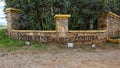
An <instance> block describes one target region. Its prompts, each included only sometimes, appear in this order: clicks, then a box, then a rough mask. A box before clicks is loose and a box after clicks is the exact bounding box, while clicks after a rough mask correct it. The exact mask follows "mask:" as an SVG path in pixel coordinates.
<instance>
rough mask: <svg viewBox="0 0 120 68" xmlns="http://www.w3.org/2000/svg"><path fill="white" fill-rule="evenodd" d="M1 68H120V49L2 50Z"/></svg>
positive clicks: (0, 55)
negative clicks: (84, 50) (86, 50)
mask: <svg viewBox="0 0 120 68" xmlns="http://www.w3.org/2000/svg"><path fill="white" fill-rule="evenodd" d="M0 68H120V50H119V49H118V50H111V51H93V52H83V51H82V52H81V51H79V50H77V49H63V50H53V51H42V52H41V51H37V50H17V51H14V52H9V53H8V52H7V53H6V52H0Z"/></svg>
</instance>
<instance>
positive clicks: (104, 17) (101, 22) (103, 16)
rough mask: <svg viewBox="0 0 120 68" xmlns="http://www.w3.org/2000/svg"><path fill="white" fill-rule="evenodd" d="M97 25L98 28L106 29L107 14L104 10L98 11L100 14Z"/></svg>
mask: <svg viewBox="0 0 120 68" xmlns="http://www.w3.org/2000/svg"><path fill="white" fill-rule="evenodd" d="M97 27H98V29H99V30H106V29H107V15H106V14H105V13H104V12H103V13H100V15H99V17H98V21H97Z"/></svg>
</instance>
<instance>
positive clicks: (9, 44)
mask: <svg viewBox="0 0 120 68" xmlns="http://www.w3.org/2000/svg"><path fill="white" fill-rule="evenodd" d="M4 31H5V30H4V29H2V30H0V50H4V51H14V50H18V49H21V48H24V46H25V41H18V40H14V39H11V38H10V37H8V36H7V35H5V33H4ZM30 47H31V48H32V49H47V47H48V46H47V45H46V44H41V43H39V44H36V43H32V44H31V45H30Z"/></svg>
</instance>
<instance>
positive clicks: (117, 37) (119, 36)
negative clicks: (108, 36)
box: [112, 35, 120, 39]
mask: <svg viewBox="0 0 120 68" xmlns="http://www.w3.org/2000/svg"><path fill="white" fill-rule="evenodd" d="M112 39H120V35H118V36H115V37H112Z"/></svg>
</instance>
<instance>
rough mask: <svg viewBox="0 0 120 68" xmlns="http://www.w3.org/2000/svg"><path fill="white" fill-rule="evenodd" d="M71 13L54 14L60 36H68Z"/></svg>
mask: <svg viewBox="0 0 120 68" xmlns="http://www.w3.org/2000/svg"><path fill="white" fill-rule="evenodd" d="M70 17H71V15H68V14H57V15H55V16H54V18H55V20H56V32H57V33H58V36H59V37H66V33H67V32H68V18H70Z"/></svg>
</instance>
